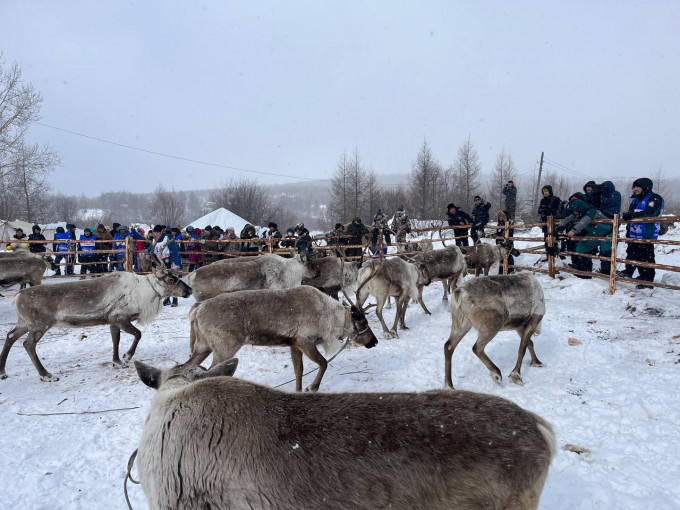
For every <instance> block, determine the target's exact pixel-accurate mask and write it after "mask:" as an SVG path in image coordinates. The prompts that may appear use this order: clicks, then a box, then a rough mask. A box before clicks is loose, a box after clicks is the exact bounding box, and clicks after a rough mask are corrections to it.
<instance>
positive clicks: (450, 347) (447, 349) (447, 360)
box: [444, 324, 472, 389]
mask: <svg viewBox="0 0 680 510" xmlns="http://www.w3.org/2000/svg"><path fill="white" fill-rule="evenodd" d="M471 327H472V326H467V327H463V328H461V329H457V328H455V327H454V326H453V324H451V334H450V335H449V339H448V340H447V341H446V343H445V344H444V386H446V387H447V388H451V389H454V388H453V379H451V358H452V357H453V351H455V350H456V347H457V346H458V344H459V343H460V341H461V340H462V339H463V337H464V336H465V335H466V334H467V332H468V331H470V328H471Z"/></svg>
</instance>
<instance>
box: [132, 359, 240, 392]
mask: <svg viewBox="0 0 680 510" xmlns="http://www.w3.org/2000/svg"><path fill="white" fill-rule="evenodd" d="M237 366H238V359H237V358H232V359H230V360H227V361H223V362H222V363H218V364H217V365H215V366H214V367H212V368H211V369H210V370H206V369H205V368H203V367H202V366H200V365H186V364H184V365H175V366H174V367H172V368H170V369H168V370H160V369H158V368H154V367H152V366H150V365H147V364H146V363H142V362H141V361H135V368H136V369H137V375H139V378H140V379H141V380H142V382H143V383H144V384H146V385H147V386H148V387H149V388H153V389H155V390H157V389H159V388H161V386H163V385H165V384H166V383H168V382H169V381H176V384H173V387H181V386H186V385H188V384H191V383H192V382H195V381H200V380H201V379H207V378H209V377H223V376H232V375H234V372H236V367H237Z"/></svg>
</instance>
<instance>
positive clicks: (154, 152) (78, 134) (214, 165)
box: [36, 122, 328, 182]
mask: <svg viewBox="0 0 680 510" xmlns="http://www.w3.org/2000/svg"><path fill="white" fill-rule="evenodd" d="M36 124H39V125H41V126H44V127H47V128H50V129H56V130H57V131H63V132H64V133H69V134H72V135H76V136H82V137H83V138H89V139H90V140H96V141H97V142H102V143H108V144H110V145H116V146H117V147H123V148H125V149H131V150H135V151H139V152H145V153H147V154H153V155H154V156H162V157H164V158H171V159H177V160H179V161H187V162H189V163H196V164H198V165H206V166H213V167H217V168H225V169H227V170H237V171H239V172H249V173H253V174H260V175H271V176H274V177H287V178H289V179H300V180H305V181H317V182H325V181H328V179H314V178H312V177H300V176H297V175H287V174H278V173H274V172H263V171H260V170H249V169H247V168H239V167H236V166H229V165H222V164H220V163H211V162H209V161H200V160H198V159H191V158H185V157H182V156H174V155H172V154H166V153H164V152H157V151H152V150H148V149H142V148H141V147H134V146H133V145H126V144H124V143H119V142H113V141H111V140H104V139H103V138H97V137H96V136H90V135H85V134H83V133H77V132H75V131H70V130H68V129H64V128H60V127H57V126H50V125H49V124H43V123H42V122H36Z"/></svg>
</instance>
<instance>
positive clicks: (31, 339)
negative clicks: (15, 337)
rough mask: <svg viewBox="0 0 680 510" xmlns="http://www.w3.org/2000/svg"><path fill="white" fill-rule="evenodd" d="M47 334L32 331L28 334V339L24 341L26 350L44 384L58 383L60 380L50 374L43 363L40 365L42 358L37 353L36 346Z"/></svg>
mask: <svg viewBox="0 0 680 510" xmlns="http://www.w3.org/2000/svg"><path fill="white" fill-rule="evenodd" d="M44 334H45V332H44V331H32V332H30V333H29V334H28V338H26V340H24V349H26V352H27V353H28V357H29V358H31V361H32V362H33V366H34V367H35V368H36V369H37V370H38V375H40V380H41V381H44V382H54V381H58V380H59V378H58V377H55V376H53V375H52V374H50V373H49V372H48V371H47V370H45V367H44V366H43V364H42V363H40V358H38V353H37V352H35V345H36V344H37V343H38V342H39V341H40V339H41V338H42V337H43V335H44Z"/></svg>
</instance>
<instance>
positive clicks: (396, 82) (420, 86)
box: [0, 0, 680, 196]
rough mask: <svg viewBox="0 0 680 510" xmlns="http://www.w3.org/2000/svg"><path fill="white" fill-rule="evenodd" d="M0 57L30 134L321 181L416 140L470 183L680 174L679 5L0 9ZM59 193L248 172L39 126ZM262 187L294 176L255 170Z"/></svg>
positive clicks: (404, 160)
mask: <svg viewBox="0 0 680 510" xmlns="http://www.w3.org/2000/svg"><path fill="white" fill-rule="evenodd" d="M0 19H2V20H3V23H2V31H0V51H2V52H4V60H5V62H6V63H12V62H14V61H16V62H17V63H19V65H21V66H22V68H23V71H24V78H25V79H26V80H27V81H30V82H32V83H33V84H34V85H35V87H36V88H37V89H38V90H39V91H40V92H41V93H42V95H43V98H44V105H43V109H42V122H44V123H45V124H50V125H53V126H58V127H60V128H64V129H68V130H71V131H75V132H78V133H83V134H87V135H89V136H93V137H97V138H102V139H106V140H111V141H115V142H119V143H122V144H126V145H132V146H137V147H141V148H144V149H148V150H152V151H158V152H163V153H168V154H173V155H177V156H182V157H187V158H192V159H197V160H202V161H209V162H214V163H219V164H223V165H228V166H234V167H241V168H246V169H253V170H261V171H265V172H272V173H282V174H289V175H297V176H302V177H311V178H328V177H329V176H330V175H331V172H332V170H333V169H334V167H335V165H336V162H337V160H338V157H339V156H340V154H341V153H342V152H343V150H345V149H347V150H348V151H351V150H353V149H354V147H355V146H356V147H358V149H359V151H360V152H361V154H362V156H363V158H364V161H365V163H366V164H367V165H368V166H370V167H372V168H373V169H374V170H375V171H376V172H378V173H402V172H408V171H409V169H410V166H411V162H412V161H413V160H414V158H415V156H416V153H417V152H418V150H419V148H420V145H421V144H422V141H423V139H427V141H428V143H429V144H430V145H431V147H432V150H433V152H434V154H435V156H436V158H437V159H438V160H440V161H441V162H442V163H443V164H444V165H445V166H448V165H450V164H451V163H452V162H453V161H454V159H455V156H456V152H457V148H458V146H459V145H460V144H461V142H463V141H464V140H465V139H466V138H467V136H468V135H470V136H471V139H472V141H473V142H474V144H475V145H476V147H477V149H478V151H479V154H480V158H481V162H482V165H483V170H484V171H485V172H489V171H490V170H491V168H492V166H493V162H494V160H495V157H496V155H497V153H498V152H499V151H500V150H501V148H503V147H505V148H506V149H507V150H510V151H511V152H512V155H513V158H514V159H515V162H516V164H517V167H518V169H519V170H520V172H524V171H529V170H532V169H534V168H535V166H536V161H537V159H538V158H539V156H540V153H541V151H542V150H543V151H545V152H546V156H547V157H549V158H551V159H552V160H554V161H558V162H560V163H562V164H564V165H567V166H568V167H570V168H572V169H574V170H577V171H579V172H581V173H583V174H584V175H588V176H602V177H605V176H607V177H614V176H643V175H644V176H651V174H652V173H653V172H654V171H656V170H657V169H658V168H659V166H663V169H664V171H665V172H666V175H668V176H680V170H679V167H680V143H678V140H679V139H680V129H679V127H678V126H679V119H680V79H679V78H680V2H677V1H653V2H637V3H633V2H626V1H615V2H591V1H588V2H586V1H571V2H560V3H559V4H558V3H557V2H545V1H540V2H521V1H520V2H472V1H471V2H452V1H441V2H434V1H425V2H396V1H383V2H366V1H343V2H321V1H307V2H300V1H285V2H283V1H274V2H262V1H256V2H245V1H244V2H209V1H206V2H200V3H199V2H190V1H186V0H184V1H162V2H161V1H156V2H143V1H140V2H135V1H130V2H119V1H92V0H87V1H55V2H53V1H34V0H2V1H0ZM30 136H31V139H32V140H34V141H39V142H42V143H45V142H47V143H50V144H51V145H52V146H53V147H54V148H56V149H57V151H58V152H59V153H60V155H61V157H62V159H63V165H62V167H61V168H59V169H58V170H57V171H56V172H55V173H54V175H53V178H52V183H53V186H54V187H55V189H57V190H60V191H64V192H67V193H81V192H82V193H85V194H86V195H88V196H94V195H96V194H98V193H99V192H101V191H105V190H119V189H128V190H131V191H151V190H152V189H153V188H154V187H155V186H156V185H157V184H158V183H159V182H161V181H163V182H164V183H165V184H166V186H168V187H172V186H174V187H175V188H176V189H190V188H207V187H211V186H214V185H216V184H217V183H219V182H220V181H221V180H228V179H229V178H230V177H234V176H240V175H246V176H255V175H253V174H244V173H240V172H235V171H233V170H227V169H221V168H213V167H208V166H202V165H197V164H192V163H188V162H181V161H174V160H170V159H166V158H162V157H157V156H152V155H149V154H144V153H141V152H137V151H133V150H129V149H123V148H119V147H115V146H112V145H107V144H103V143H100V142H96V141H93V140H89V139H85V138H82V137H78V136H74V135H71V134H67V133H64V132H60V131H56V130H53V129H49V128H46V127H42V126H35V127H34V128H32V130H31V133H30ZM259 179H260V180H261V181H262V182H274V183H275V182H290V181H291V180H293V179H290V178H275V177H265V176H260V177H259Z"/></svg>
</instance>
